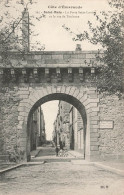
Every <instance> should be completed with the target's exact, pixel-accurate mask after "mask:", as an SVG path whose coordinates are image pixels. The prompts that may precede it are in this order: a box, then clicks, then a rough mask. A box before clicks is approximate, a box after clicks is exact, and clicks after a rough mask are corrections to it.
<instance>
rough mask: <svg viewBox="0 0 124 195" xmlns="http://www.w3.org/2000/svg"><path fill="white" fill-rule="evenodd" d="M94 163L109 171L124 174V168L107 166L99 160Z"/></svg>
mask: <svg viewBox="0 0 124 195" xmlns="http://www.w3.org/2000/svg"><path fill="white" fill-rule="evenodd" d="M92 164H93V165H95V166H96V167H100V168H103V169H105V170H107V171H109V172H112V173H116V174H118V175H121V176H124V171H123V170H120V169H116V168H113V167H110V166H107V165H103V164H101V163H98V162H93V163H92Z"/></svg>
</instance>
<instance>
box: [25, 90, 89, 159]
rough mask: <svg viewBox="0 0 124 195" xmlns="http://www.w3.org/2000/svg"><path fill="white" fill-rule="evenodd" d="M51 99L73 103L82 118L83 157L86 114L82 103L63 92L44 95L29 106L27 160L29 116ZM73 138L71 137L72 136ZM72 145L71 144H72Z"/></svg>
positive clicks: (28, 137)
mask: <svg viewBox="0 0 124 195" xmlns="http://www.w3.org/2000/svg"><path fill="white" fill-rule="evenodd" d="M52 100H61V101H65V102H67V103H69V104H71V105H73V106H74V107H75V108H76V109H77V110H78V111H79V113H80V115H81V117H82V120H83V143H84V158H85V152H86V151H85V150H86V129H87V116H86V111H85V107H84V105H83V104H82V103H81V102H80V101H79V100H78V99H76V98H75V97H73V96H71V95H68V94H64V93H53V94H49V95H46V96H44V97H42V98H41V99H39V100H38V101H37V102H36V103H35V104H34V105H33V107H32V108H31V110H30V112H29V115H28V121H27V160H28V161H30V128H31V127H30V122H31V116H32V114H33V113H34V112H35V110H36V109H37V108H38V107H39V106H41V105H42V104H44V103H46V102H49V101H52ZM72 139H73V138H72ZM72 147H73V146H72Z"/></svg>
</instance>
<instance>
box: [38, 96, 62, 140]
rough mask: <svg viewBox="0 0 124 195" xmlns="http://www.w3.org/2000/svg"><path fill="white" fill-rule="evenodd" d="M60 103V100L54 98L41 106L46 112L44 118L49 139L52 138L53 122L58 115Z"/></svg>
mask: <svg viewBox="0 0 124 195" xmlns="http://www.w3.org/2000/svg"><path fill="white" fill-rule="evenodd" d="M58 103H59V101H57V100H54V101H49V102H46V103H44V104H42V106H41V108H42V110H43V114H44V119H45V130H46V136H47V140H52V132H53V123H54V121H55V119H56V116H57V112H58Z"/></svg>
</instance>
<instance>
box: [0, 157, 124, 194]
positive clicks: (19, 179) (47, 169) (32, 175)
mask: <svg viewBox="0 0 124 195" xmlns="http://www.w3.org/2000/svg"><path fill="white" fill-rule="evenodd" d="M40 155H41V153H40ZM123 186H124V177H122V176H119V175H116V174H114V173H111V172H107V171H105V170H103V169H101V168H97V167H95V166H93V165H88V164H73V163H72V162H52V161H51V162H48V163H44V164H40V165H30V166H24V167H20V168H17V169H16V170H13V171H10V172H8V173H6V174H5V175H2V176H1V177H0V195H5V194H6V195H10V194H13V195H14V194H17V195H18V194H19V195H20V194H30V195H32V194H35V195H37V194H38V195H53V194H54V195H124V189H123V188H124V187H123Z"/></svg>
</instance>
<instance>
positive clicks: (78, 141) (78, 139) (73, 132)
mask: <svg viewBox="0 0 124 195" xmlns="http://www.w3.org/2000/svg"><path fill="white" fill-rule="evenodd" d="M69 114H70V117H69V118H70V122H69V124H70V125H69V129H70V149H72V150H77V151H80V152H81V153H82V152H84V134H83V132H84V130H83V120H82V117H81V115H80V113H79V111H78V110H77V109H76V108H75V107H74V106H70V111H69Z"/></svg>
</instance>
